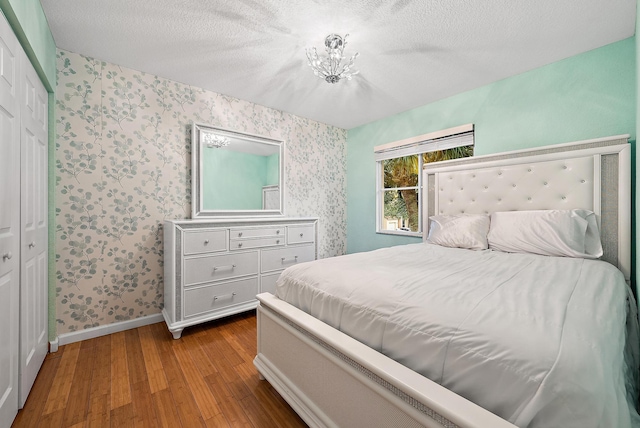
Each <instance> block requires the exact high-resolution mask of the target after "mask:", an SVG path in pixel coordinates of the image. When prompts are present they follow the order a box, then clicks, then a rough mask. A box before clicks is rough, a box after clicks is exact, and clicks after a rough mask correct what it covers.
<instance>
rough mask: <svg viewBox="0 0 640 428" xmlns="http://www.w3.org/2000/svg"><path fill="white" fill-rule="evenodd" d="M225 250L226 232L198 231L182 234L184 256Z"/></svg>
mask: <svg viewBox="0 0 640 428" xmlns="http://www.w3.org/2000/svg"><path fill="white" fill-rule="evenodd" d="M226 250H227V231H226V230H198V231H188V232H184V254H185V255H189V254H200V253H210V252H214V251H226Z"/></svg>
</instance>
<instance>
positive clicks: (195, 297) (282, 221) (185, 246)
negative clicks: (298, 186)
mask: <svg viewBox="0 0 640 428" xmlns="http://www.w3.org/2000/svg"><path fill="white" fill-rule="evenodd" d="M317 222H318V220H317V219H315V218H278V219H268V220H267V219H261V220H259V219H233V220H229V219H227V220H218V219H207V220H167V221H165V223H164V309H163V310H162V314H163V315H164V319H165V321H166V322H167V326H168V327H169V331H171V333H172V334H173V337H174V339H178V338H180V336H181V334H182V330H183V329H184V328H185V327H188V326H191V325H195V324H199V323H202V322H206V321H210V320H213V319H216V318H221V317H224V316H227V315H232V314H236V313H238V312H243V311H247V310H250V309H254V308H255V307H257V306H258V301H257V300H256V294H259V293H262V292H273V291H274V290H275V284H276V281H277V279H278V277H279V276H280V273H281V272H282V271H283V270H284V269H286V268H287V267H289V266H291V265H294V264H296V263H302V262H307V261H311V260H315V259H316V256H317V236H316V234H317Z"/></svg>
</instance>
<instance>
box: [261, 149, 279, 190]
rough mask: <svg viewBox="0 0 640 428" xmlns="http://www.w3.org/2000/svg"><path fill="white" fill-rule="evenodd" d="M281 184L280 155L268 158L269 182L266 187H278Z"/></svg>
mask: <svg viewBox="0 0 640 428" xmlns="http://www.w3.org/2000/svg"><path fill="white" fill-rule="evenodd" d="M279 183H280V155H279V154H277V153H276V154H274V155H271V156H269V157H268V158H267V181H266V183H265V186H277V185H278V184H279Z"/></svg>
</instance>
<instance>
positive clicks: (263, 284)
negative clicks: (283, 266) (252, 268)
mask: <svg viewBox="0 0 640 428" xmlns="http://www.w3.org/2000/svg"><path fill="white" fill-rule="evenodd" d="M278 278H280V272H276V273H269V274H265V275H262V277H261V280H260V292H261V293H271V294H273V295H275V294H276V282H278Z"/></svg>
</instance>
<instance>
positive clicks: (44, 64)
mask: <svg viewBox="0 0 640 428" xmlns="http://www.w3.org/2000/svg"><path fill="white" fill-rule="evenodd" d="M0 10H2V13H3V14H4V16H5V17H6V18H7V21H9V24H10V25H11V28H13V32H14V33H15V34H16V36H17V37H18V40H20V44H21V45H22V48H23V49H24V51H25V52H26V53H27V56H28V57H29V60H30V61H31V63H32V64H33V66H34V68H35V69H36V72H37V73H38V76H39V77H40V80H42V83H43V84H44V86H45V88H47V91H48V92H49V266H50V268H49V340H54V339H55V338H56V312H55V311H56V309H55V308H56V300H55V298H56V289H55V269H54V268H53V266H54V265H55V246H54V242H55V201H54V189H55V169H54V168H55V128H56V127H55V114H54V108H55V104H56V102H55V95H54V92H55V87H56V44H55V41H54V40H53V35H52V34H51V30H50V29H49V24H48V23H47V18H46V17H45V15H44V11H43V10H42V5H41V4H40V1H39V0H0Z"/></svg>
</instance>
